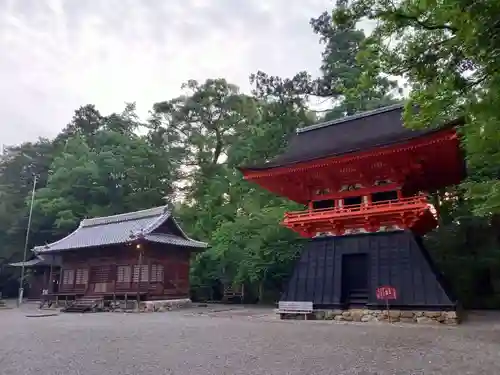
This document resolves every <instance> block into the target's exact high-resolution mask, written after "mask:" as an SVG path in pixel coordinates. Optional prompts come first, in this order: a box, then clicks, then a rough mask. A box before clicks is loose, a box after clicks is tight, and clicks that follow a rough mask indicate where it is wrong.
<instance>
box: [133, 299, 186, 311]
mask: <svg viewBox="0 0 500 375" xmlns="http://www.w3.org/2000/svg"><path fill="white" fill-rule="evenodd" d="M191 305H192V303H191V300H190V299H189V298H182V299H170V300H160V301H143V302H141V303H140V305H139V310H140V312H165V311H171V310H177V309H182V308H186V307H190V306H191Z"/></svg>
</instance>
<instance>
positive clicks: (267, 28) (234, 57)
mask: <svg viewBox="0 0 500 375" xmlns="http://www.w3.org/2000/svg"><path fill="white" fill-rule="evenodd" d="M329 7H331V4H330V1H328V0H286V1H285V0H274V1H270V0H254V1H247V0H169V1H163V0H106V1H101V2H98V1H90V0H80V1H75V0H50V1H43V2H42V1H39V0H18V1H13V0H0V51H2V53H1V54H0V82H1V85H0V119H1V123H0V124H1V125H0V126H1V130H2V131H1V133H0V134H1V136H0V143H7V144H10V143H17V142H21V141H23V140H32V139H34V138H36V137H37V136H53V135H55V134H56V133H57V132H58V131H59V130H60V129H61V128H62V127H63V126H64V125H65V124H66V123H67V122H68V121H69V120H70V118H71V116H72V112H73V110H74V109H76V108H77V107H78V106H79V105H82V104H86V103H94V104H96V105H97V107H98V108H99V109H100V110H101V111H102V112H104V113H108V112H110V111H120V110H121V109H122V107H123V103H124V102H125V101H137V102H138V107H139V109H140V111H141V112H142V113H146V112H147V110H148V109H149V108H150V106H151V105H152V104H153V103H154V102H155V101H160V100H165V99H168V98H171V97H173V96H175V95H177V94H178V93H179V87H180V85H181V83H182V82H184V81H186V80H187V79H190V78H194V79H199V80H203V79H206V78H208V77H225V78H227V79H228V80H229V81H231V82H233V83H236V84H238V85H239V86H240V87H242V88H243V89H245V90H246V89H248V88H249V86H248V76H249V74H250V73H253V72H255V71H256V70H264V71H266V72H269V73H271V74H279V75H283V76H286V75H291V74H293V73H295V72H296V71H298V70H302V69H307V70H310V71H313V70H315V69H317V67H318V65H319V58H320V50H321V48H320V46H319V45H318V41H317V37H316V36H315V35H313V33H312V31H311V29H310V27H309V25H308V21H309V19H310V18H311V17H314V16H317V15H319V13H321V12H322V11H323V10H325V9H328V8H329Z"/></svg>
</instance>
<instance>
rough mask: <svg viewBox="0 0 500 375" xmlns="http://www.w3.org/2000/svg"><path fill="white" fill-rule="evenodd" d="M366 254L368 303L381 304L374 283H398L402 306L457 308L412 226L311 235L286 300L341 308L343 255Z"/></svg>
mask: <svg viewBox="0 0 500 375" xmlns="http://www.w3.org/2000/svg"><path fill="white" fill-rule="evenodd" d="M346 254H367V255H368V275H367V277H368V302H367V307H373V308H380V307H383V306H384V304H383V302H380V301H378V300H377V298H376V288H377V287H379V286H383V285H390V286H394V287H395V288H396V289H397V292H398V298H397V300H395V301H391V305H392V306H394V307H400V308H427V309H442V308H445V309H447V308H453V307H454V306H455V305H456V300H455V299H454V298H453V296H452V293H451V291H450V290H449V289H448V288H447V287H446V283H445V282H444V281H443V277H442V275H440V274H439V272H438V271H437V270H436V268H435V266H434V264H433V262H432V260H431V258H430V256H429V254H428V252H427V250H426V249H425V248H424V247H423V245H422V243H421V241H420V240H419V239H418V238H416V237H415V236H414V235H413V234H412V233H411V232H408V231H404V232H403V231H398V232H380V233H373V234H359V235H351V236H340V237H322V238H315V239H312V240H309V241H308V242H307V243H306V244H305V246H304V249H303V251H302V254H301V257H300V259H298V260H297V263H296V266H295V269H294V272H293V274H292V277H291V278H290V280H289V282H288V286H287V289H286V290H285V292H284V294H283V296H282V300H283V301H312V302H313V303H314V305H315V307H316V308H342V307H345V306H343V304H342V260H343V255H346Z"/></svg>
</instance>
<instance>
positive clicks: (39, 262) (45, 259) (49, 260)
mask: <svg viewBox="0 0 500 375" xmlns="http://www.w3.org/2000/svg"><path fill="white" fill-rule="evenodd" d="M23 265H24V267H41V266H50V265H53V266H56V267H59V266H60V265H61V257H59V256H57V255H56V256H53V255H48V256H41V255H37V256H35V257H34V258H33V259H30V260H27V261H26V262H16V263H9V266H12V267H22V266H23Z"/></svg>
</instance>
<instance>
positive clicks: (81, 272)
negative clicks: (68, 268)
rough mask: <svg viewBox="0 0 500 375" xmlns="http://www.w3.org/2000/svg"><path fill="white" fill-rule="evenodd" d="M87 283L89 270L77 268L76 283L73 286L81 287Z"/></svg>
mask: <svg viewBox="0 0 500 375" xmlns="http://www.w3.org/2000/svg"><path fill="white" fill-rule="evenodd" d="M88 282H89V270H88V268H78V269H77V270H76V281H75V284H77V285H83V284H87V283H88Z"/></svg>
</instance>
